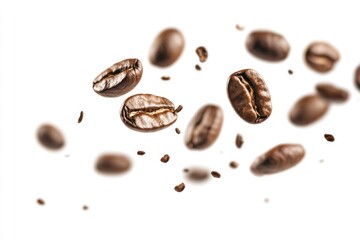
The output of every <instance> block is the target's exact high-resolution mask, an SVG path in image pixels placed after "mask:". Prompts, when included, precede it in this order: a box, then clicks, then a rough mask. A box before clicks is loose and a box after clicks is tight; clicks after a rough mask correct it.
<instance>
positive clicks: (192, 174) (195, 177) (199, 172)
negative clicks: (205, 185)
mask: <svg viewBox="0 0 360 240" xmlns="http://www.w3.org/2000/svg"><path fill="white" fill-rule="evenodd" d="M186 169H187V168H186ZM184 170H185V169H184ZM184 172H186V173H187V178H188V179H189V180H190V181H194V182H201V181H205V180H206V179H208V178H209V171H208V170H207V169H205V168H200V167H193V168H191V169H187V171H184Z"/></svg>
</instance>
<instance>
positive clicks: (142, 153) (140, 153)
mask: <svg viewBox="0 0 360 240" xmlns="http://www.w3.org/2000/svg"><path fill="white" fill-rule="evenodd" d="M144 154H145V152H144V151H137V155H140V156H141V155H144Z"/></svg>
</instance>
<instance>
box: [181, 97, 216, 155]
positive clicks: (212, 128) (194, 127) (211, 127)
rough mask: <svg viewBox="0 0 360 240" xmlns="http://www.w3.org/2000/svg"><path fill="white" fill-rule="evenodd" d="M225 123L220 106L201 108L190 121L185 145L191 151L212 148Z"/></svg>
mask: <svg viewBox="0 0 360 240" xmlns="http://www.w3.org/2000/svg"><path fill="white" fill-rule="evenodd" d="M222 123H223V112H222V110H221V108H220V107H219V106H216V105H213V104H208V105H205V106H203V107H201V108H200V109H199V110H198V112H197V113H196V114H195V116H194V117H193V118H192V120H191V121H190V123H189V125H188V127H187V130H186V133H185V144H186V146H187V147H188V148H190V149H198V150H200V149H205V148H208V147H210V146H211V145H212V144H213V143H214V142H215V140H216V139H217V137H218V136H219V134H220V131H221V127H222Z"/></svg>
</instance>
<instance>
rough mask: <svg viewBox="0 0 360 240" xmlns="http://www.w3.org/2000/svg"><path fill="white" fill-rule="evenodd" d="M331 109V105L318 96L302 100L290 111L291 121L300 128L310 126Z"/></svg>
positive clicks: (309, 96) (308, 96) (310, 96)
mask: <svg viewBox="0 0 360 240" xmlns="http://www.w3.org/2000/svg"><path fill="white" fill-rule="evenodd" d="M328 108H329V103H328V102H327V101H326V100H324V99H323V98H322V97H320V96H318V95H307V96H304V97H302V98H300V99H299V100H298V101H297V102H296V103H295V105H294V106H293V107H292V109H291V110H290V114H289V118H290V121H291V122H292V123H293V124H295V125H299V126H305V125H309V124H311V123H313V122H315V121H317V120H318V119H320V118H321V117H322V116H323V115H325V113H326V112H327V110H328Z"/></svg>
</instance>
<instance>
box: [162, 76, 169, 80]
mask: <svg viewBox="0 0 360 240" xmlns="http://www.w3.org/2000/svg"><path fill="white" fill-rule="evenodd" d="M161 79H162V80H164V81H167V80H170V76H162V77H161Z"/></svg>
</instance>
